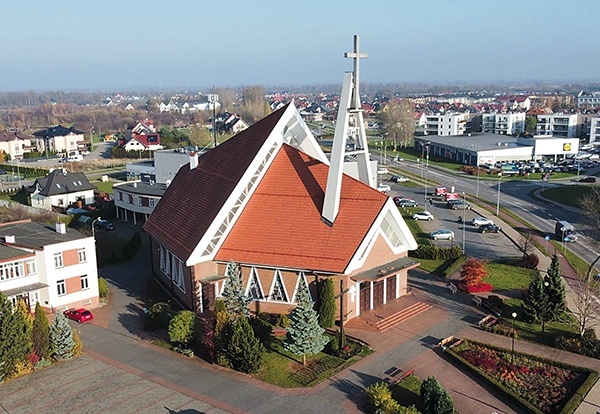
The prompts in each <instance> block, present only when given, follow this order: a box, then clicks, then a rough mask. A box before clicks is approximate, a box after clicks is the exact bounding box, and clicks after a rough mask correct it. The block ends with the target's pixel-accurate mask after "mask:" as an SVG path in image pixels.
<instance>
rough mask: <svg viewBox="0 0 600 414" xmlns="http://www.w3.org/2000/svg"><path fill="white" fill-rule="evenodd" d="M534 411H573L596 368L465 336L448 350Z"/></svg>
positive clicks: (596, 377) (460, 361)
mask: <svg viewBox="0 0 600 414" xmlns="http://www.w3.org/2000/svg"><path fill="white" fill-rule="evenodd" d="M446 352H448V354H449V355H451V356H452V357H453V358H455V360H457V361H458V362H459V363H461V364H462V365H464V366H466V367H468V368H469V369H471V370H473V371H474V372H475V373H477V374H478V375H480V376H482V377H483V378H485V379H486V380H487V381H489V382H490V383H492V384H493V385H495V386H497V387H498V388H499V389H500V390H502V391H503V392H504V393H505V394H506V395H507V396H508V397H509V398H511V399H512V400H513V401H516V402H518V403H519V404H520V405H521V406H522V407H524V408H525V409H527V410H528V411H530V412H533V413H572V412H574V411H575V409H576V408H577V406H578V405H579V403H580V402H581V400H582V398H583V396H584V395H585V394H586V393H587V392H588V391H589V389H590V388H591V387H592V386H593V385H594V383H595V382H596V380H597V379H598V374H597V373H596V372H595V371H590V370H587V369H584V368H580V367H574V366H570V365H566V364H562V363H559V362H555V361H550V360H547V359H544V358H539V357H536V356H532V355H526V354H522V353H518V352H511V351H510V350H507V349H503V348H496V347H493V346H490V345H486V344H481V343H477V342H473V341H469V340H463V341H462V342H461V343H460V344H459V345H457V346H455V347H451V348H448V349H447V350H446Z"/></svg>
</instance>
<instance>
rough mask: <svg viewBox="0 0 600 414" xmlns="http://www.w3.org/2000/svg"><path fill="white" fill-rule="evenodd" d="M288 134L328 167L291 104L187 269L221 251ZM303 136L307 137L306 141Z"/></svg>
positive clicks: (197, 248)
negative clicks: (293, 135)
mask: <svg viewBox="0 0 600 414" xmlns="http://www.w3.org/2000/svg"><path fill="white" fill-rule="evenodd" d="M290 131H291V132H290ZM286 133H288V135H289V134H295V135H296V137H295V139H296V140H298V142H299V143H300V149H301V150H307V151H311V152H313V153H315V151H316V153H315V154H314V155H313V154H312V153H309V155H312V156H315V155H317V157H315V158H318V159H319V160H320V161H322V162H325V163H329V162H328V161H327V157H326V156H325V154H324V153H323V151H321V150H320V148H319V151H320V154H319V153H318V151H317V150H316V149H311V148H312V146H316V147H319V145H318V143H317V142H316V140H315V138H314V137H313V136H312V134H311V133H310V130H308V128H307V127H306V124H305V123H304V121H303V120H302V117H301V116H300V113H299V112H298V110H297V109H296V108H295V107H294V106H293V105H292V104H290V106H289V107H288V108H287V109H286V110H285V112H284V113H283V114H282V115H281V118H280V119H279V121H278V122H277V124H276V125H275V126H274V127H273V129H272V131H271V133H270V134H269V136H268V137H267V138H266V139H265V142H264V144H263V146H262V148H261V149H260V150H259V151H258V153H257V154H256V157H255V158H254V160H253V161H252V162H251V163H250V166H249V167H248V169H247V170H246V172H245V173H244V176H243V177H242V179H241V180H240V181H239V183H238V185H237V186H236V187H235V189H234V190H233V191H232V192H231V194H230V195H229V198H228V199H227V201H226V202H225V203H224V204H223V206H222V208H221V211H219V214H217V216H216V217H215V219H214V221H213V222H212V224H211V225H210V227H209V228H208V229H207V231H206V233H205V234H204V235H203V236H202V238H201V239H200V242H199V243H198V245H197V246H196V247H195V248H194V251H193V252H192V254H191V255H190V256H189V257H188V259H187V260H186V265H187V266H194V265H196V264H197V263H201V262H205V261H210V260H212V259H213V258H214V256H215V255H216V254H217V252H218V250H219V247H220V246H221V245H222V244H223V242H224V240H225V238H226V237H227V234H229V232H230V231H231V228H232V227H233V225H234V224H235V222H236V220H237V219H238V217H239V216H240V214H241V212H242V210H243V208H244V207H245V206H246V204H247V203H248V201H249V199H250V197H251V196H252V194H253V193H254V191H255V190H256V187H258V184H259V183H260V181H261V180H262V178H263V177H264V175H265V173H266V171H267V170H268V169H269V168H268V167H269V166H270V165H271V163H272V162H273V160H274V159H275V155H276V154H277V153H278V151H279V150H280V149H281V146H282V145H283V143H284V142H286V139H285V138H284V135H285V134H286ZM307 134H310V135H307ZM303 135H306V136H304V137H303ZM288 139H289V136H288ZM316 147H315V148H316Z"/></svg>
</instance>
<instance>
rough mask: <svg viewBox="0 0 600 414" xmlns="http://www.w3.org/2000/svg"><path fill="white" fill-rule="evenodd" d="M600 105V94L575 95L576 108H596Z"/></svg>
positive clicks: (580, 93)
mask: <svg viewBox="0 0 600 414" xmlns="http://www.w3.org/2000/svg"><path fill="white" fill-rule="evenodd" d="M599 105H600V92H592V93H589V94H588V93H585V92H583V91H581V92H579V94H578V95H577V107H581V106H589V107H596V106H599Z"/></svg>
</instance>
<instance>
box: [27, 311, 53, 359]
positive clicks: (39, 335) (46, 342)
mask: <svg viewBox="0 0 600 414" xmlns="http://www.w3.org/2000/svg"><path fill="white" fill-rule="evenodd" d="M31 341H32V345H33V351H34V352H35V354H36V355H37V356H38V357H39V358H40V359H47V358H48V357H50V325H49V323H48V317H47V316H46V312H44V309H43V308H42V306H41V305H40V303H39V302H37V303H36V304H35V319H34V320H33V327H32V329H31Z"/></svg>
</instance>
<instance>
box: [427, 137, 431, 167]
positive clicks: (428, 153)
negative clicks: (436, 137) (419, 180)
mask: <svg viewBox="0 0 600 414" xmlns="http://www.w3.org/2000/svg"><path fill="white" fill-rule="evenodd" d="M429 144H431V142H429V141H428V142H427V166H428V167H429Z"/></svg>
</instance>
